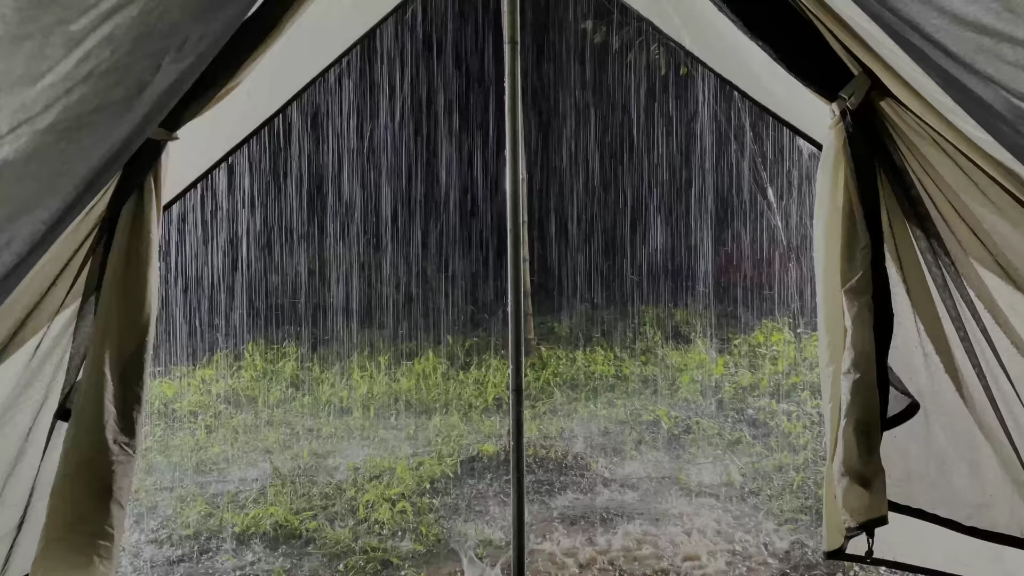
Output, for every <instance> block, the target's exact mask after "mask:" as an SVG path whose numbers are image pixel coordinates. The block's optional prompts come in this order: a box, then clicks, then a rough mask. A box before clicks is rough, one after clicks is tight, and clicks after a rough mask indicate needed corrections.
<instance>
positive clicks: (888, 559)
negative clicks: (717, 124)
mask: <svg viewBox="0 0 1024 576" xmlns="http://www.w3.org/2000/svg"><path fill="white" fill-rule="evenodd" d="M256 4H257V3H256V1H255V0H230V1H224V2H218V3H208V2H199V1H197V0H188V1H184V2H176V3H174V4H173V5H169V4H168V3H164V2H157V1H155V0H147V1H143V2H127V1H125V0H114V1H99V0H90V1H88V2H58V3H56V4H53V3H51V4H50V5H48V6H46V7H45V8H44V7H40V6H36V5H35V4H33V3H26V2H5V4H4V10H3V12H4V14H5V16H4V26H3V28H2V29H3V32H2V33H0V79H2V80H0V102H3V103H4V105H3V106H2V107H0V129H2V134H3V137H2V140H0V141H2V150H3V154H2V156H0V206H2V209H0V438H3V439H4V443H3V446H2V447H0V478H2V479H3V480H2V481H0V552H3V553H4V562H3V564H2V567H0V574H3V575H4V576H6V575H19V576H20V575H21V574H25V573H28V572H29V570H30V569H31V573H33V574H86V573H88V574H104V573H106V574H112V573H113V572H114V571H115V570H116V568H117V557H118V547H119V542H120V539H121V536H122V532H123V524H124V518H125V508H126V502H127V499H128V494H129V492H130V487H131V481H132V471H133V464H134V457H135V446H136V436H137V425H138V422H139V418H140V411H141V399H142V393H143V390H144V387H145V382H146V379H147V373H148V365H149V355H150V354H151V348H152V335H153V329H154V328H153V327H154V322H155V317H156V315H155V310H156V305H157V303H156V297H155V294H156V287H157V283H158V278H157V274H156V249H157V246H158V243H157V241H156V240H157V239H158V237H159V234H160V230H159V214H160V211H161V206H162V205H165V204H167V203H168V202H170V201H171V200H172V199H174V198H175V197H176V196H177V195H178V194H179V193H180V192H181V191H183V190H184V189H186V188H187V186H188V184H189V183H191V182H193V181H194V180H195V179H196V178H198V177H199V176H201V175H202V174H203V173H204V171H206V170H207V169H208V168H209V167H210V166H212V165H213V164H214V163H215V162H216V161H217V160H218V159H220V158H222V157H223V156H224V155H225V154H226V153H228V152H229V151H230V150H231V149H232V148H233V147H234V146H235V145H237V144H238V143H239V142H240V141H241V140H242V139H244V138H245V136H246V135H248V134H249V133H251V132H252V131H253V130H254V129H256V128H257V127H258V126H259V125H260V124H261V123H263V122H264V121H265V120H266V119H267V118H268V117H269V116H271V115H272V114H273V113H274V112H275V111H276V110H278V109H279V108H280V107H281V106H283V105H284V104H286V103H287V102H288V100H289V99H290V98H291V97H292V96H293V95H294V94H296V93H298V92H299V91H301V89H302V88H303V86H305V85H306V84H307V83H308V82H309V81H310V80H311V79H312V78H314V77H315V76H316V75H317V74H318V73H319V72H320V71H321V70H322V69H323V68H325V67H326V66H327V65H329V64H330V63H331V62H333V61H334V60H335V59H337V58H339V57H340V56H341V55H343V54H344V53H345V52H346V51H347V50H348V49H349V48H351V47H352V46H353V45H354V44H355V43H356V42H358V39H359V38H360V37H362V36H363V35H364V34H365V33H366V32H367V31H368V30H371V29H372V28H373V27H374V26H375V25H376V24H377V23H378V22H380V21H381V20H382V19H383V18H384V17H386V16H387V15H388V14H389V13H390V12H391V11H392V10H394V9H395V8H396V7H397V6H398V5H399V3H398V2H395V1H392V0H389V1H380V0H305V1H302V0H263V2H261V3H259V4H258V5H256ZM630 4H631V5H632V6H633V7H634V8H635V9H636V10H637V11H639V12H640V14H642V15H643V16H644V17H646V18H647V19H649V20H650V21H651V22H652V23H653V24H654V25H655V26H657V27H659V28H660V29H661V30H663V31H664V32H665V33H666V34H668V35H669V36H671V37H672V38H674V39H675V40H676V41H678V42H679V43H680V44H681V45H682V46H683V47H684V48H685V49H687V50H689V51H690V52H692V53H693V54H694V55H695V56H696V57H697V58H699V59H701V60H702V61H704V62H705V63H706V64H707V65H708V66H709V67H710V68H712V69H714V70H715V71H717V72H718V73H719V74H721V75H722V76H723V77H725V78H726V79H727V80H728V81H729V82H731V83H733V84H734V85H735V86H736V87H737V88H738V89H739V90H741V91H742V92H744V93H746V94H747V95H749V96H750V97H751V98H752V99H753V100H755V101H756V102H758V103H759V104H760V105H762V106H764V107H765V108H766V109H767V110H769V111H770V112H771V113H772V114H774V115H776V116H777V117H778V118H780V119H781V120H782V121H784V122H786V123H788V124H789V125H790V126H791V127H793V128H794V129H795V130H797V131H799V132H800V133H802V134H804V135H805V136H806V137H807V138H808V139H809V140H812V141H816V142H818V143H820V144H821V146H822V159H821V162H820V165H819V172H818V183H817V201H816V213H815V231H814V234H815V265H816V271H817V299H818V319H819V335H820V342H821V346H820V352H819V353H820V367H821V380H822V389H823V396H824V399H825V402H824V406H825V409H824V412H825V414H824V417H825V420H826V428H827V430H828V431H829V437H828V438H825V439H823V441H825V442H826V445H827V448H828V455H829V459H828V462H829V465H828V468H827V470H826V480H825V503H824V504H825V514H824V518H823V544H822V546H823V552H824V553H825V554H826V555H827V556H829V557H832V558H836V559H844V560H851V561H858V562H864V563H869V564H871V563H874V564H879V565H888V566H892V567H896V568H902V569H907V570H914V571H919V572H922V573H935V574H941V573H956V574H1012V573H1018V572H1019V571H1020V569H1019V566H1022V565H1024V551H1022V550H1024V456H1022V455H1021V452H1020V449H1019V446H1018V442H1019V441H1021V440H1024V400H1022V396H1021V394H1020V392H1019V391H1018V388H1017V384H1016V382H1015V380H1017V379H1020V376H1019V374H1020V373H1021V371H1022V369H1024V339H1022V337H1021V328H1022V327H1024V273H1022V269H1024V255H1022V254H1021V250H1020V247H1021V246H1024V238H1022V237H1021V234H1022V232H1021V231H1020V229H1019V228H1020V227H1019V222H1020V221H1022V220H1024V166H1022V162H1024V128H1022V126H1024V76H1022V75H1021V73H1020V67H1019V65H1016V63H1018V62H1021V61H1024V48H1022V46H1024V42H1022V40H1024V37H1022V35H1024V32H1022V31H1024V26H1022V25H1021V24H1022V21H1024V12H1022V9H1020V8H1018V7H1014V6H1012V5H1009V4H1006V3H1001V2H996V1H994V0H979V1H976V2H972V3H962V2H954V1H950V0H933V1H930V2H919V3H901V2H895V1H892V0H793V1H792V2H787V1H785V0H776V1H772V2H744V1H742V0H633V1H631V2H630ZM512 132H514V131H512ZM513 144H514V141H512V143H511V144H510V147H509V149H510V150H512V149H513V148H514V146H513ZM511 156H514V154H513V155H511ZM513 173H514V172H513ZM513 228H514V227H513ZM520 274H521V272H520ZM513 285H514V284H513ZM512 293H513V294H515V293H516V291H512ZM883 358H885V359H887V361H882V359H883Z"/></svg>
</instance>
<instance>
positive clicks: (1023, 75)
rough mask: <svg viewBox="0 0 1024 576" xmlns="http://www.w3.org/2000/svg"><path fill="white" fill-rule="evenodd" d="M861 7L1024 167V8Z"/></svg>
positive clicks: (983, 3) (888, 1) (980, 1)
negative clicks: (1023, 163) (1022, 64)
mask: <svg viewBox="0 0 1024 576" xmlns="http://www.w3.org/2000/svg"><path fill="white" fill-rule="evenodd" d="M855 3H856V4H857V6H859V7H860V8H861V10H863V11H864V13H865V14H867V15H868V16H869V17H870V18H871V19H872V20H874V22H875V23H876V24H878V25H879V26H880V27H881V29H882V30H884V31H885V33H886V34H887V35H888V36H889V37H890V38H892V39H893V41H895V42H896V44H897V45H899V47H900V48H902V49H903V51H904V52H906V53H907V55H909V56H910V57H911V58H912V59H913V60H914V62H915V63H917V65H918V66H920V67H921V69H922V70H924V72H925V73H927V74H928V76H930V77H931V79H932V80H934V81H935V82H936V83H937V84H938V85H939V86H940V87H941V88H942V89H943V90H944V91H945V92H946V94H948V95H949V96H950V97H951V98H952V99H953V100H954V101H955V102H956V103H957V104H958V105H959V106H960V107H961V108H963V110H964V111H965V112H966V113H967V114H968V115H969V116H970V117H971V118H973V119H974V121H975V122H977V123H978V124H979V125H980V126H981V127H982V128H984V129H985V130H986V131H987V132H988V133H989V134H990V135H991V136H992V137H993V138H994V139H995V140H996V141H997V142H999V143H1000V144H1002V146H1003V147H1004V148H1006V150H1007V151H1008V152H1010V154H1012V155H1013V156H1014V157H1015V158H1016V159H1017V160H1018V161H1021V162H1024V68H1022V67H1021V63H1022V62H1024V4H1020V3H1017V2H1005V1H1001V0H972V1H971V2H964V1H963V0H932V1H930V2H906V1H905V0H903V1H898V0H855Z"/></svg>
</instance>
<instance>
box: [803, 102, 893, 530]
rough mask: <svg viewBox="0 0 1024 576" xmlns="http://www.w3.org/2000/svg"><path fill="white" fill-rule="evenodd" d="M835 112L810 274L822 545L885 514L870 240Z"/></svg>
mask: <svg viewBox="0 0 1024 576" xmlns="http://www.w3.org/2000/svg"><path fill="white" fill-rule="evenodd" d="M846 150H847V146H846V134H845V130H844V127H843V124H842V119H841V117H839V116H837V117H836V118H835V119H834V120H833V122H832V124H831V126H830V129H829V136H828V138H826V139H825V142H824V145H823V149H822V155H821V160H820V162H819V164H818V177H817V183H816V199H815V230H814V238H815V244H816V246H818V247H819V250H817V251H816V253H815V278H816V282H817V285H816V289H817V294H818V335H819V340H818V342H819V349H818V355H819V370H820V373H821V383H822V399H823V402H822V405H823V406H824V407H825V409H824V411H825V423H826V429H827V430H829V438H828V439H827V442H828V444H827V452H828V465H827V467H826V470H825V476H826V481H825V491H824V498H825V502H824V511H825V534H824V544H825V549H826V550H834V549H836V548H839V547H840V546H842V545H843V543H844V541H845V537H846V533H847V531H848V530H850V529H854V528H857V527H859V526H861V525H863V524H866V523H869V522H873V521H876V522H877V521H878V520H879V519H884V518H885V516H886V512H887V501H886V492H885V471H884V470H883V468H882V462H881V455H880V453H879V451H878V445H879V442H880V438H879V436H880V434H881V423H880V421H879V418H880V417H879V400H878V393H877V383H876V382H875V368H874V367H875V351H874V338H873V331H872V323H873V319H874V315H873V309H872V301H871V290H872V283H871V270H870V262H871V255H870V243H869V239H868V234H867V229H866V226H865V223H864V216H863V214H862V213H861V211H860V203H859V201H858V200H857V189H856V184H855V179H854V177H853V174H852V172H851V168H852V166H851V162H850V159H849V157H848V155H847V151H846Z"/></svg>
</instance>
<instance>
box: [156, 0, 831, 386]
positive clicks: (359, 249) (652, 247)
mask: <svg viewBox="0 0 1024 576" xmlns="http://www.w3.org/2000/svg"><path fill="white" fill-rule="evenodd" d="M522 51H523V52H522V54H523V75H524V77H523V89H524V94H523V96H524V106H525V110H526V117H525V127H524V128H525V133H526V143H527V150H526V152H527V163H526V166H527V173H528V174H527V189H526V193H527V194H528V217H529V241H530V256H531V260H532V261H531V269H530V275H531V279H532V286H533V293H532V299H533V305H534V308H535V309H536V312H537V314H538V316H539V317H543V316H552V317H553V316H563V317H564V316H569V315H577V314H579V313H580V312H581V311H584V312H588V311H589V312H595V311H597V312H600V313H599V314H592V316H594V317H595V318H599V317H602V315H604V314H613V315H616V316H629V315H636V314H640V313H641V311H642V310H644V309H645V308H648V307H656V308H686V309H689V310H691V311H694V312H696V313H700V314H702V315H703V316H704V317H705V318H707V319H708V320H707V322H708V329H709V331H711V332H715V333H721V334H725V333H728V332H732V331H743V330H746V329H749V328H750V327H752V326H755V325H757V324H758V323H759V322H760V321H761V320H762V319H764V318H769V317H771V318H775V317H781V318H787V319H790V320H792V321H793V322H795V323H796V324H798V325H799V326H802V327H807V328H813V323H814V318H813V307H814V297H813V269H812V257H811V218H812V210H813V208H812V207H813V181H814V170H815V168H816V163H817V158H818V155H817V152H816V151H815V150H814V149H813V148H812V147H811V146H809V145H808V144H807V143H805V142H803V141H801V140H800V138H799V137H798V136H796V135H795V134H794V133H792V132H791V131H789V130H788V129H787V128H786V127H785V126H784V125H782V124H781V123H780V122H779V121H777V120H776V119H774V118H773V117H771V116H770V115H769V114H768V113H767V112H765V111H764V110H762V109H760V108H759V107H758V106H757V105H756V104H754V103H752V102H750V101H749V100H747V99H746V98H745V97H744V96H743V95H741V94H740V93H738V92H737V91H736V90H734V89H733V87H731V86H730V85H729V84H728V83H727V82H725V81H724V80H722V79H721V78H720V77H718V76H717V75H716V74H715V73H714V72H712V71H711V70H709V69H707V68H706V67H705V66H703V65H702V64H701V63H700V62H699V61H697V60H696V59H695V58H693V57H692V56H690V55H689V54H687V53H686V52H685V51H683V50H682V49H681V48H679V47H678V46H677V45H675V44H674V43H672V42H671V41H669V40H668V39H667V38H666V37H665V36H664V35H663V34H661V33H660V32H659V31H658V30H657V29H655V28H654V27H653V26H652V25H650V24H649V23H648V22H646V21H645V20H643V19H642V18H640V17H639V16H638V15H637V14H635V13H634V12H633V11H632V10H631V9H629V8H628V7H626V6H625V5H624V4H622V3H621V2H618V1H611V0H609V1H602V0H526V1H524V2H523V43H522ZM502 77H503V42H502V30H501V12H500V2H499V1H498V0H493V1H486V2H477V1H472V2H471V1H468V0H466V1H463V0H417V1H411V2H408V3H406V4H403V5H402V6H401V7H400V8H399V9H398V10H397V11H395V12H394V13H392V15H391V16H390V17H389V18H388V19H387V20H386V21H384V22H383V23H382V24H381V25H380V26H378V27H377V28H376V29H375V30H374V31H373V32H371V33H370V34H369V35H368V36H367V37H366V38H364V39H363V41H361V42H360V43H359V44H358V45H357V46H355V47H354V48H353V49H352V50H351V51H350V52H349V53H348V54H347V55H345V56H344V57H343V58H341V59H340V60H339V61H338V62H336V63H335V64H334V65H332V66H331V67H330V68H329V69H328V70H326V71H325V72H324V73H323V74H322V75H321V76H320V77H319V78H318V79H317V80H315V81H314V82H313V83H312V85H311V86H310V87H309V88H308V89H307V90H306V91H305V92H304V93H302V94H301V95H299V96H298V97H297V98H295V99H294V101H293V102H292V103H291V104H289V105H288V106H287V107H285V108H284V109H283V110H282V111H281V112H280V113H278V114H277V115H276V116H275V117H273V118H272V119H271V120H270V121H269V122H268V123H267V124H266V125H265V126H264V127H262V128H261V129H260V130H258V131H257V132H256V133H255V134H253V135H252V136H251V137H250V138H249V139H248V140H247V141H246V142H245V143H243V144H242V145H241V146H240V147H239V148H238V149H237V150H236V151H234V152H233V153H232V154H231V155H230V156H229V157H228V158H227V159H225V160H224V161H223V162H222V163H221V164H219V165H218V166H216V167H215V168H214V169H213V170H212V171H211V172H210V173H209V174H208V175H207V176H206V177H204V178H203V179H202V180H201V181H200V182H198V183H197V184H196V185H195V187H194V189H192V190H191V191H190V192H189V193H187V194H185V195H184V196H183V197H182V199H181V200H179V201H178V202H176V203H175V204H174V205H173V206H171V207H169V208H168V209H167V210H166V212H165V215H164V229H163V239H162V246H161V248H162V250H161V266H162V269H161V273H162V275H163V283H162V288H161V290H162V294H161V310H160V318H159V321H158V338H157V354H156V357H157V360H156V363H157V365H161V366H166V365H172V364H186V363H192V362H195V361H197V360H199V359H201V358H202V357H204V356H206V355H209V354H211V353H213V352H215V351H218V350H225V349H235V348H238V347H241V346H244V345H245V344H246V343H247V342H250V341H253V340H266V341H272V342H282V341H289V340H290V341H297V342H299V343H301V345H302V346H303V347H304V348H307V349H310V350H324V349H329V350H336V351H338V353H339V354H340V353H345V351H351V350H352V349H357V348H363V347H368V346H370V347H372V346H375V345H387V346H391V345H395V344H401V343H419V344H428V345H429V344H435V343H437V342H443V341H445V339H447V338H448V337H452V336H455V337H457V336H467V335H481V334H483V335H488V336H493V337H494V338H495V339H496V341H500V339H501V338H503V337H504V330H505V328H504V327H505V325H506V320H505V302H506V291H507V288H506V268H505V266H506V247H505V241H506V240H505V239H506V232H505V229H506V225H505V185H504V163H505V158H504V138H505V135H504V128H505V127H504V83H503V79H502ZM595 329H597V328H595Z"/></svg>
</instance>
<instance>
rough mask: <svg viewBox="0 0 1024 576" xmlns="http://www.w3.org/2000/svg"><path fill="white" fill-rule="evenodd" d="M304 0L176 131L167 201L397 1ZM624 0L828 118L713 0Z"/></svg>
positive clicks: (807, 124)
mask: <svg viewBox="0 0 1024 576" xmlns="http://www.w3.org/2000/svg"><path fill="white" fill-rule="evenodd" d="M309 2H310V4H309V6H308V7H306V9H305V11H304V12H303V13H302V14H300V15H299V16H298V17H297V18H296V20H295V21H294V22H293V23H292V25H291V26H290V28H289V29H288V30H287V31H286V32H285V33H284V35H283V36H282V37H281V38H280V39H279V40H278V41H277V42H276V44H275V45H274V46H273V47H271V48H270V49H269V50H268V51H267V53H266V54H265V55H264V56H263V58H262V59H261V60H260V62H259V63H258V64H257V65H256V66H255V67H254V68H253V70H252V71H251V72H250V74H249V75H248V76H247V77H246V78H245V79H244V80H243V81H242V82H241V83H240V84H239V86H238V87H237V88H236V89H235V90H234V91H233V92H232V93H231V94H229V95H228V96H227V97H225V98H224V99H223V100H221V101H220V103H218V105H217V106H215V107H213V108H211V109H210V110H208V111H207V112H206V113H204V114H203V115H202V116H200V117H198V118H196V119H195V120H193V121H192V122H190V123H189V124H188V126H186V127H185V128H183V129H182V130H181V131H180V132H179V137H180V139H179V140H177V141H175V142H171V143H170V144H169V145H168V147H167V152H166V155H165V160H166V161H165V163H164V172H163V178H164V179H163V200H164V202H165V203H167V202H169V201H170V200H172V199H173V198H174V197H176V196H177V195H178V194H179V193H180V192H181V191H183V190H184V189H185V188H186V187H188V186H189V184H191V183H192V182H193V181H194V180H195V179H196V178H198V177H199V176H201V175H202V174H203V173H204V172H205V171H206V170H208V169H209V168H210V167H211V166H213V165H214V164H216V163H217V162H218V161H219V160H220V159H221V158H223V157H224V156H225V155H226V154H227V153H228V152H230V151H231V149H232V148H233V147H235V146H236V145H237V144H238V143H240V142H241V141H242V140H244V139H245V137H246V136H248V135H249V134H250V133H251V132H252V131H253V130H255V129H256V128H257V127H258V126H259V125H260V124H261V123H263V122H264V121H265V120H266V119H267V118H269V117H270V116H271V115H273V114H274V112H276V111H277V110H278V109H279V108H280V107H281V106H283V105H284V104H286V103H287V102H288V101H289V100H290V99H291V98H292V97H293V96H294V95H295V94H297V93H298V92H300V91H301V90H302V87H303V86H305V85H306V84H307V83H308V82H309V81H310V80H312V79H313V78H314V77H316V76H317V74H319V73H320V72H321V71H322V70H323V69H325V68H326V67H327V66H329V65H330V64H331V62H333V61H334V60H335V59H337V58H338V57H339V56H340V55H341V54H343V53H344V52H345V51H347V50H348V49H349V48H351V47H352V46H353V45H354V44H355V43H356V42H357V41H358V40H359V39H360V38H361V37H362V36H363V35H364V34H365V33H366V32H367V31H369V30H370V29H372V28H373V27H374V25H376V24H377V23H378V22H380V21H381V20H382V19H383V18H384V17H385V16H387V14H388V13H389V12H391V11H392V10H394V9H395V7H396V6H397V5H398V4H399V1H398V0H386V1H382V0H344V1H341V0H309ZM629 3H630V5H631V6H632V7H633V8H635V9H636V10H637V11H638V12H639V13H640V14H642V15H643V16H644V17H646V18H647V19H648V20H650V21H651V22H653V23H654V24H655V25H656V26H657V27H659V28H661V29H662V30H663V31H664V32H665V33H667V34H668V35H669V36H671V37H672V38H673V39H675V40H676V41H677V42H679V43H680V44H681V45H682V46H683V47H685V48H687V49H688V50H690V51H691V52H693V53H694V55H696V56H697V57H698V58H700V59H701V60H703V61H704V62H705V63H707V64H708V65H709V66H710V67H711V68H712V69H713V70H715V71H716V72H718V73H719V74H721V75H723V76H724V77H725V78H726V79H727V80H729V81H730V82H732V83H733V84H735V85H736V86H738V87H739V88H740V89H741V90H743V91H744V92H746V93H747V94H748V95H750V96H751V97H752V98H753V99H754V100H756V101H757V102H759V103H761V104H762V105H763V106H765V107H766V108H768V109H769V110H771V111H772V112H773V113H775V114H777V115H778V116H780V117H781V118H782V119H783V120H785V121H786V122H789V123H790V124H792V125H793V126H795V127H796V128H797V129H798V130H800V131H802V132H803V133H804V134H806V135H808V136H809V137H811V138H813V139H815V140H820V138H821V135H822V134H824V131H825V129H826V127H827V124H828V119H829V115H828V105H827V104H826V103H825V102H824V101H823V100H822V99H820V98H818V97H817V96H815V95H814V94H813V93H812V92H811V91H810V90H808V89H807V88H805V87H804V86H803V85H802V84H800V83H799V82H798V81H797V80H796V79H795V78H793V77H792V76H791V75H790V74H789V73H788V72H786V71H785V70H784V69H783V68H782V67H781V66H779V65H778V64H777V63H776V62H775V61H774V60H772V58H771V57H770V56H768V55H767V54H766V53H765V52H764V51H763V50H761V48H760V47H758V46H757V45H756V44H755V43H754V42H752V41H751V40H750V39H749V38H747V36H746V35H745V34H744V33H743V32H742V31H740V30H739V29H737V28H736V26H735V25H734V24H733V23H732V22H731V21H730V20H729V19H728V18H727V17H726V16H725V15H724V14H722V13H721V12H720V11H719V10H718V9H717V8H716V7H715V5H714V4H713V3H712V2H711V1H710V0H701V1H686V2H679V1H677V0H630V1H629ZM197 142H201V143H202V145H196V143H197Z"/></svg>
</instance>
